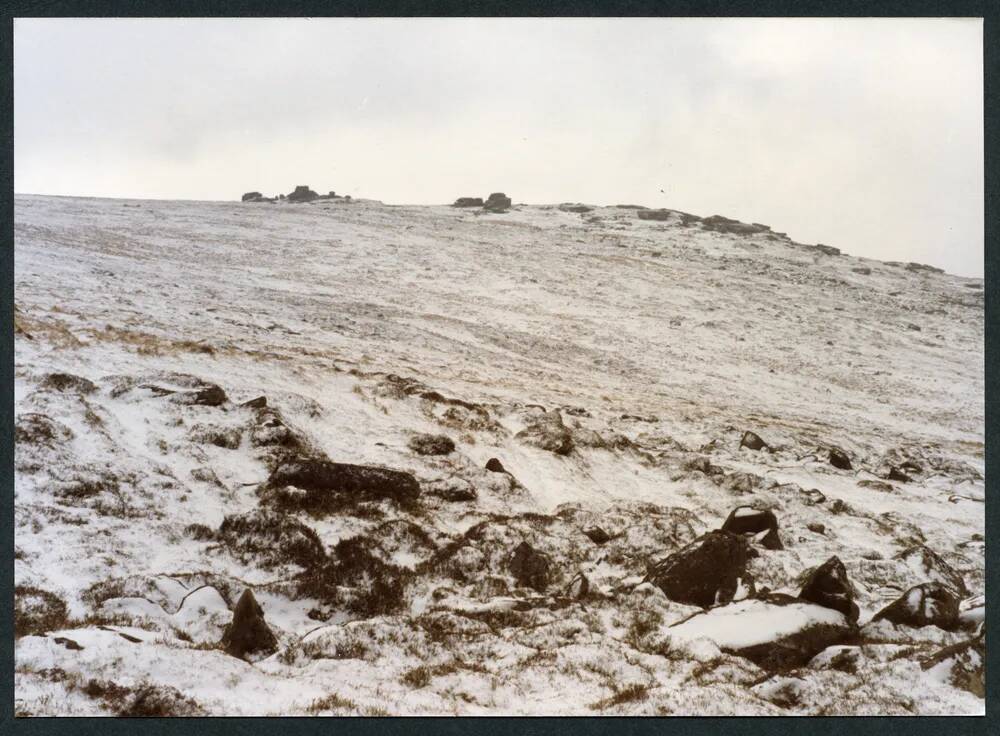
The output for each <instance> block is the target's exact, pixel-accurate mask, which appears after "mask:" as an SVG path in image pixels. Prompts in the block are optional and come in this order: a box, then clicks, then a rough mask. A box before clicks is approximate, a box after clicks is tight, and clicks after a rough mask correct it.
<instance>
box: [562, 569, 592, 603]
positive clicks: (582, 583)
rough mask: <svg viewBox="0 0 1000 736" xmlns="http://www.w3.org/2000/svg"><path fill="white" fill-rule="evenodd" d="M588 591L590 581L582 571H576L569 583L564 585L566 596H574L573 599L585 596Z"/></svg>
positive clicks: (580, 598)
mask: <svg viewBox="0 0 1000 736" xmlns="http://www.w3.org/2000/svg"><path fill="white" fill-rule="evenodd" d="M588 593H590V581H589V580H588V579H587V576H586V575H584V574H583V573H582V572H578V573H577V574H576V575H575V576H574V577H573V579H572V580H570V581H569V585H567V586H566V597H567V598H574V599H575V600H582V599H584V598H586V597H587V594H588Z"/></svg>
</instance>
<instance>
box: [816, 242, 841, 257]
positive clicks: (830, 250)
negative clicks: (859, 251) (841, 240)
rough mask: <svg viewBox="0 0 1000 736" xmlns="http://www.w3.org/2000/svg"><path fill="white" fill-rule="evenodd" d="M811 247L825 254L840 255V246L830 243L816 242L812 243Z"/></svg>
mask: <svg viewBox="0 0 1000 736" xmlns="http://www.w3.org/2000/svg"><path fill="white" fill-rule="evenodd" d="M813 248H815V249H816V250H818V251H819V252H820V253H822V254H823V255H827V256H839V255H840V248H834V247H833V246H832V245H823V244H822V243H816V245H814V246H813Z"/></svg>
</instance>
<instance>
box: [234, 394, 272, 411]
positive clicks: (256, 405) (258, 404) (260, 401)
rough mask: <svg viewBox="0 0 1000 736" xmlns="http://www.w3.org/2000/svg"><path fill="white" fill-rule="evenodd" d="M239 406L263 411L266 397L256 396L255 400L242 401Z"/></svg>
mask: <svg viewBox="0 0 1000 736" xmlns="http://www.w3.org/2000/svg"><path fill="white" fill-rule="evenodd" d="M240 406H245V407H246V408H247V409H263V408H264V407H265V406H267V397H266V396H258V397H257V398H255V399H250V400H249V401H244V402H243V403H242V404H240Z"/></svg>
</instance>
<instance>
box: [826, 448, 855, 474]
mask: <svg viewBox="0 0 1000 736" xmlns="http://www.w3.org/2000/svg"><path fill="white" fill-rule="evenodd" d="M829 454H830V465H832V466H833V467H835V468H837V469H839V470H853V469H854V466H853V465H851V458H849V457H848V456H847V453H846V452H844V451H843V450H841V449H840V448H838V447H831V448H829Z"/></svg>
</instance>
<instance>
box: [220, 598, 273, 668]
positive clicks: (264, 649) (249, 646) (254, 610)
mask: <svg viewBox="0 0 1000 736" xmlns="http://www.w3.org/2000/svg"><path fill="white" fill-rule="evenodd" d="M222 647H223V649H224V650H225V651H226V654H230V655H232V656H234V657H239V658H240V659H246V658H247V657H248V656H250V655H267V654H270V653H272V652H274V651H275V650H276V649H277V648H278V640H277V638H276V637H275V636H274V633H273V632H272V631H271V629H270V628H269V627H268V625H267V622H265V621H264V611H263V610H262V609H261V607H260V604H258V603H257V599H256V598H254V595H253V593H252V592H251V591H250V589H249V588H247V589H246V590H244V591H243V595H241V596H240V599H239V601H237V603H236V608H235V609H234V610H233V622H232V623H231V624H229V626H228V627H227V628H226V631H225V633H224V634H223V635H222Z"/></svg>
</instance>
